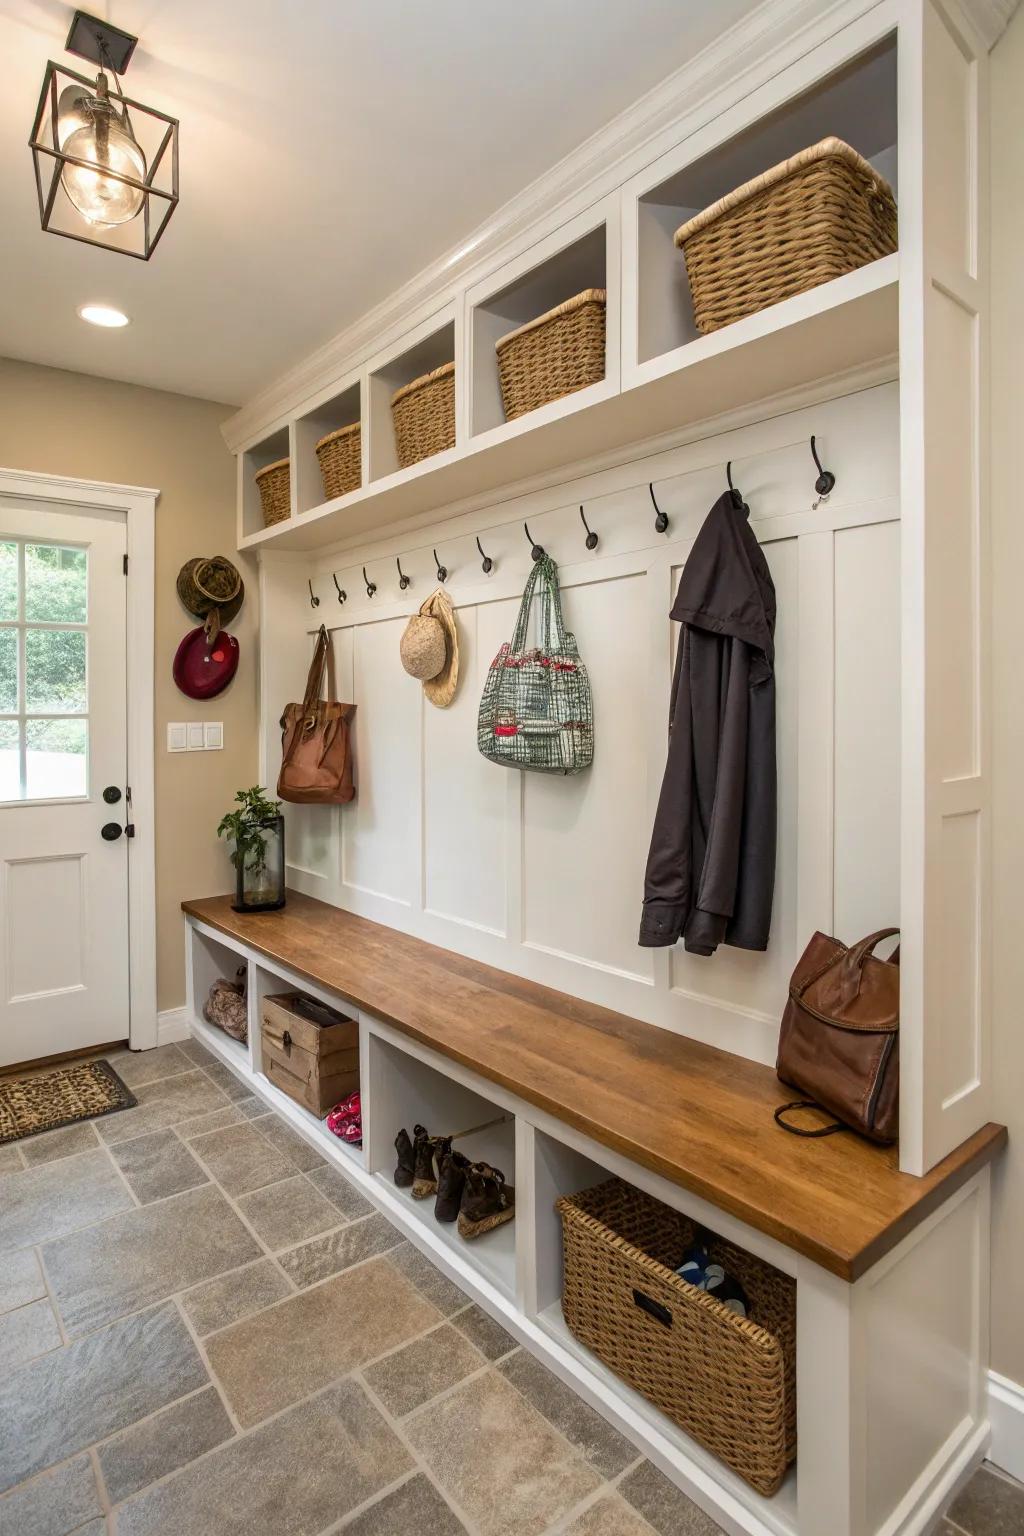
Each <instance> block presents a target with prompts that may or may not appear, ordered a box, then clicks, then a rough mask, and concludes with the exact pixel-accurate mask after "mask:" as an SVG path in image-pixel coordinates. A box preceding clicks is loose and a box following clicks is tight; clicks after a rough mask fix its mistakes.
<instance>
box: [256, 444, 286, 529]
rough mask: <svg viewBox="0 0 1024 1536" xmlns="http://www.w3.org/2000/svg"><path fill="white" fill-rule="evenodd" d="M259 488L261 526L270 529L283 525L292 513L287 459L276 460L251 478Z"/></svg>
mask: <svg viewBox="0 0 1024 1536" xmlns="http://www.w3.org/2000/svg"><path fill="white" fill-rule="evenodd" d="M253 478H254V480H255V481H256V484H257V485H258V486H259V492H260V503H261V505H262V507H263V526H264V527H265V528H272V527H273V525H274V524H275V523H283V522H284V520H285V518H286V517H290V516H291V511H292V483H291V466H290V464H289V461H288V460H287V459H277V460H276V461H275V462H274V463H273V464H268V465H266V467H265V468H264V469H258V470H257V471H256V474H255V475H254V476H253Z"/></svg>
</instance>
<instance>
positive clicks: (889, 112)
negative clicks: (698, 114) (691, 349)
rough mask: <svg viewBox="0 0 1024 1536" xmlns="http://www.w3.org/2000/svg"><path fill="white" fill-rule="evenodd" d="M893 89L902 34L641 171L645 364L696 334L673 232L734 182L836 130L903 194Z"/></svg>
mask: <svg viewBox="0 0 1024 1536" xmlns="http://www.w3.org/2000/svg"><path fill="white" fill-rule="evenodd" d="M896 99H897V98H896V42H895V39H894V38H890V39H887V40H886V41H885V42H883V43H881V44H879V45H878V46H876V47H875V48H872V49H871V50H870V51H869V52H867V53H865V54H862V55H861V56H860V57H859V58H857V59H854V60H852V61H851V62H849V63H848V64H846V65H845V66H844V67H843V68H841V69H838V70H836V71H835V72H834V73H832V74H830V75H827V76H826V77H825V78H824V79H823V80H820V81H817V82H816V83H815V84H814V85H813V86H811V87H810V88H809V89H807V90H805V91H801V92H799V93H798V94H797V95H795V96H794V97H793V98H792V99H790V100H789V101H787V102H786V103H785V104H784V105H783V106H780V107H777V108H776V109H775V111H773V112H771V113H769V114H768V115H767V116H766V117H760V118H758V119H757V121H756V122H754V123H752V124H750V126H748V127H746V128H745V129H743V130H742V131H741V132H740V133H737V134H734V135H733V136H732V137H730V138H728V139H726V140H725V141H724V142H722V143H719V144H715V145H714V146H713V147H711V148H709V149H707V150H706V151H704V152H703V153H700V154H698V156H697V158H695V159H694V158H692V156H693V148H692V146H690V147H689V148H686V147H684V146H681V147H680V148H679V149H677V150H674V151H670V152H669V153H668V154H667V155H664V156H663V157H662V158H661V159H660V160H658V161H657V162H655V164H654V165H653V166H649V167H648V168H647V169H646V170H645V171H644V172H642V173H641V175H640V176H638V177H636V178H634V181H633V182H632V183H631V184H630V187H629V188H628V192H629V194H630V206H631V208H635V217H636V268H635V272H636V289H635V309H636V335H635V354H636V355H635V363H636V366H637V368H638V369H640V370H643V368H644V365H645V364H654V365H655V366H657V365H659V364H663V365H664V366H667V367H673V366H675V365H676V363H677V362H678V360H679V357H680V354H681V352H682V350H683V349H684V348H686V347H688V346H689V345H690V344H691V343H692V342H693V341H695V340H696V339H698V338H699V334H700V333H699V331H698V330H697V327H696V325H695V323H694V318H693V303H692V300H691V297H690V286H689V282H688V280H687V273H686V263H685V261H684V260H683V259H682V258H681V256H680V253H679V251H678V250H677V249H676V246H675V243H674V236H675V232H676V230H677V229H679V228H680V227H681V226H682V225H683V224H685V223H686V221H687V220H688V219H691V218H693V216H694V215H695V214H697V213H700V212H701V210H702V209H704V208H709V207H710V206H711V205H712V204H713V203H716V202H718V200H719V198H721V197H724V196H725V194H726V193H727V192H730V191H731V190H732V189H733V188H734V187H741V186H743V185H744V184H745V183H746V182H748V181H750V180H751V179H752V178H753V177H755V176H759V175H760V174H761V173H762V172H763V171H767V170H769V169H770V168H771V167H772V166H774V165H778V164H779V162H780V161H782V160H787V159H788V158H789V157H790V156H791V155H795V154H797V153H798V152H799V151H800V150H802V149H806V148H807V147H808V146H809V145H811V144H817V143H818V142H819V141H820V140H822V139H825V138H830V137H835V138H839V139H843V140H845V142H846V143H847V144H850V145H852V147H853V148H854V149H855V150H857V151H858V153H859V154H861V155H863V156H864V159H865V160H867V161H868V162H869V163H870V164H871V165H872V166H874V168H875V170H877V171H878V172H879V173H880V174H881V175H882V176H884V177H885V179H886V180H887V181H888V182H889V184H890V186H891V187H892V188H893V191H894V192H896V194H897V198H898V195H899V194H898V188H897V183H896V171H897V157H896V150H897V132H896V129H897V121H896V119H897V114H896Z"/></svg>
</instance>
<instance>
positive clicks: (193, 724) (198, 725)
mask: <svg viewBox="0 0 1024 1536" xmlns="http://www.w3.org/2000/svg"><path fill="white" fill-rule="evenodd" d="M204 745H205V738H204V736H203V722H202V721H201V720H190V721H189V722H188V750H189V751H190V752H201V751H202V750H203V747H204Z"/></svg>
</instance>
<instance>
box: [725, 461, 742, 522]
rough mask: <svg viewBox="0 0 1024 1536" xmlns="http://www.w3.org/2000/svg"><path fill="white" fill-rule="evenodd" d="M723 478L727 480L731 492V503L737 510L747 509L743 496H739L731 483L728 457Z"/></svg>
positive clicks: (730, 466) (730, 467)
mask: <svg viewBox="0 0 1024 1536" xmlns="http://www.w3.org/2000/svg"><path fill="white" fill-rule="evenodd" d="M725 478H726V479H727V480H728V482H729V490H730V492H731V494H732V504H733V506H734V507H735V508H736V510H737V512H745V511H746V509H747V504H746V502H745V501H744V500H743V497H742V496H741V494H740V492H739V491H738V490H737V489H736V487H735V486H734V485H733V483H732V459H730V460H729V462H728V464H727V465H726V466H725Z"/></svg>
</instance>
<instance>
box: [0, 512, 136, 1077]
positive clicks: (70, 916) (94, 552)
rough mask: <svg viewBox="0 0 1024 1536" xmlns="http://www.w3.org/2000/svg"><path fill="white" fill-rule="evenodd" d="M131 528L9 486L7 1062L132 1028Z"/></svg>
mask: <svg viewBox="0 0 1024 1536" xmlns="http://www.w3.org/2000/svg"><path fill="white" fill-rule="evenodd" d="M126 540H127V530H126V525H125V521H124V519H123V517H117V516H115V515H113V514H111V515H108V516H102V515H98V516H97V515H91V514H86V513H82V514H79V513H71V512H63V511H56V510H51V509H50V508H48V507H45V506H44V505H41V504H38V503H36V504H33V505H32V506H31V507H28V508H26V507H25V504H24V503H21V504H19V503H18V501H17V500H15V499H13V498H12V499H6V500H5V499H3V498H0V1066H5V1065H9V1064H11V1063H13V1062H22V1061H31V1060H35V1059H36V1058H38V1057H41V1056H51V1055H55V1054H57V1053H58V1052H62V1051H72V1050H77V1049H80V1048H82V1047H86V1046H90V1045H96V1044H99V1043H100V1042H104V1043H105V1042H107V1041H111V1040H123V1039H125V1038H127V1036H128V1023H129V1007H128V840H127V837H126V835H125V828H126V826H127V825H128V824H129V823H130V821H131V813H130V805H129V800H128V795H127V783H126V763H127V705H126V670H127V647H126V632H125V605H126V586H127V583H126V580H125V573H124V566H125V551H126Z"/></svg>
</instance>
